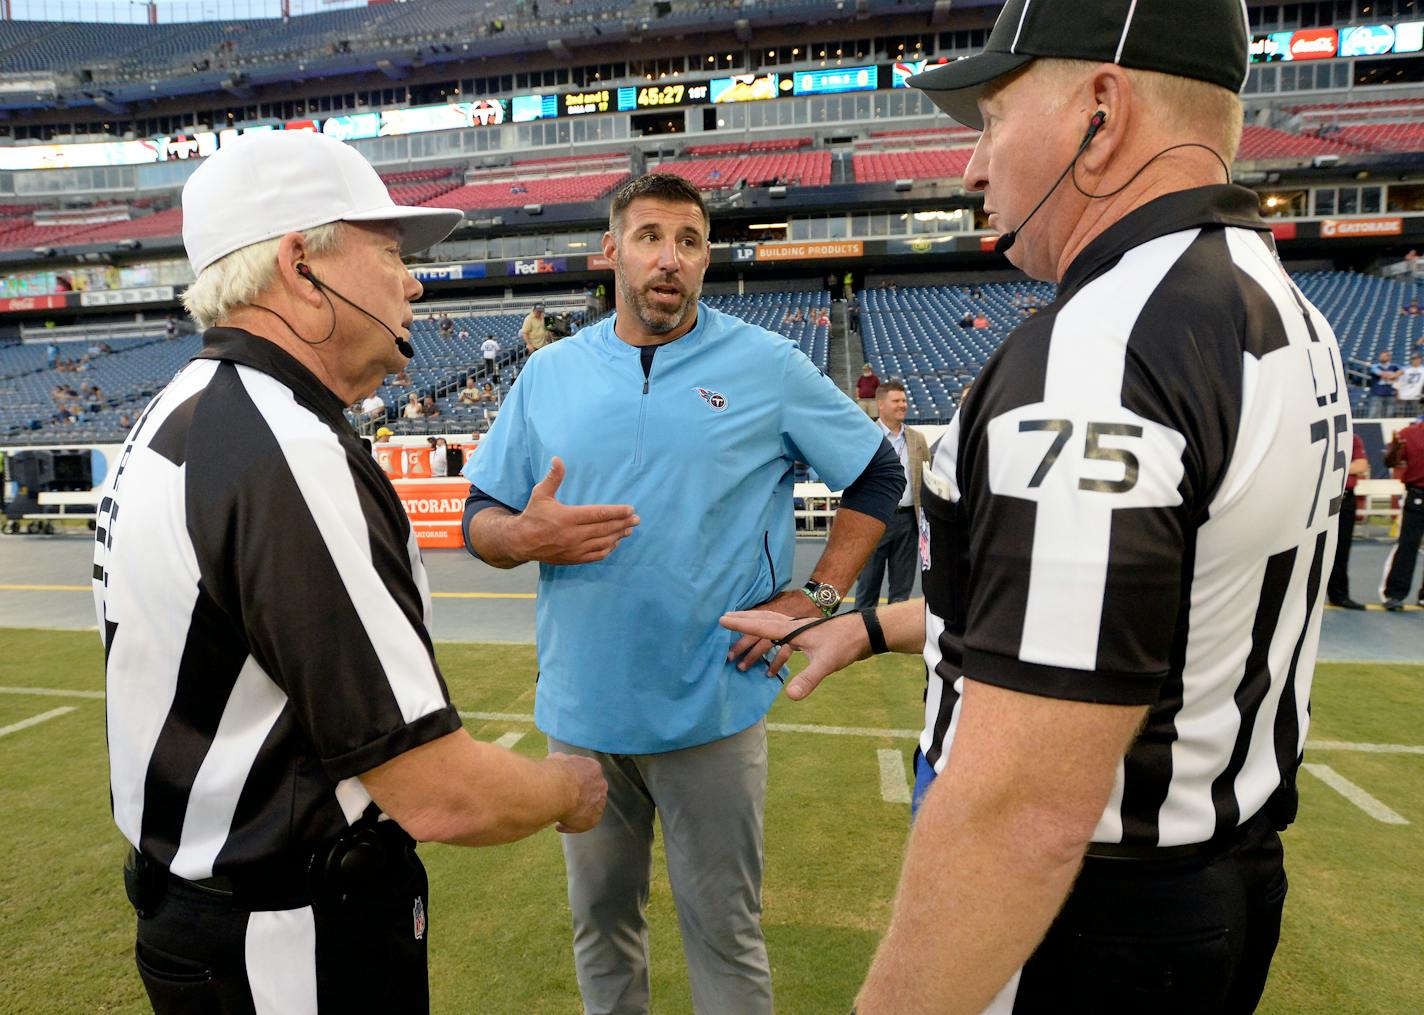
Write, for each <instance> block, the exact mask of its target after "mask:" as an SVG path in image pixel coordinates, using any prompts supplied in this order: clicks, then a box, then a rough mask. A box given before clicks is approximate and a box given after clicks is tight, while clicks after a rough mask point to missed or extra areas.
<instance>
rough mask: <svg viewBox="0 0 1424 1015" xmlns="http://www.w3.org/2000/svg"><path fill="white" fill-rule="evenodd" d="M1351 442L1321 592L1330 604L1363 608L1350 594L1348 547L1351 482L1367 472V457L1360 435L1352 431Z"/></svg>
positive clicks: (1354, 507)
mask: <svg viewBox="0 0 1424 1015" xmlns="http://www.w3.org/2000/svg"><path fill="white" fill-rule="evenodd" d="M1352 443H1353V446H1352V448H1351V450H1350V465H1349V467H1348V468H1347V469H1346V475H1345V493H1344V495H1343V497H1342V499H1341V501H1340V516H1339V519H1338V538H1337V539H1336V541H1335V566H1334V567H1333V568H1331V569H1330V581H1329V582H1328V583H1327V584H1326V586H1325V595H1326V596H1327V597H1328V598H1329V600H1330V603H1331V605H1332V606H1338V607H1340V609H1342V610H1363V609H1364V608H1365V604H1364V603H1360V602H1356V601H1355V600H1354V599H1353V598H1352V597H1351V596H1350V547H1351V544H1353V543H1354V541H1355V512H1356V511H1358V510H1359V498H1358V497H1357V496H1355V484H1356V483H1358V482H1359V481H1360V480H1361V479H1364V478H1366V477H1368V476H1369V474H1370V461H1369V459H1368V458H1367V457H1366V456H1365V442H1364V441H1363V440H1361V439H1360V435H1359V434H1355V435H1354V437H1353V441H1352Z"/></svg>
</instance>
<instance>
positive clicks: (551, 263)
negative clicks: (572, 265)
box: [505, 257, 569, 275]
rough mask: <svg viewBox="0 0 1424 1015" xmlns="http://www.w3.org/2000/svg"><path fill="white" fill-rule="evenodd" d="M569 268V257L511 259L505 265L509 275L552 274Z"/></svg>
mask: <svg viewBox="0 0 1424 1015" xmlns="http://www.w3.org/2000/svg"><path fill="white" fill-rule="evenodd" d="M568 270H569V259H568V258H567V257H534V258H525V259H522V260H518V261H510V262H509V263H508V264H507V265H506V266H505V273H506V274H509V275H551V274H553V273H554V272H558V271H568Z"/></svg>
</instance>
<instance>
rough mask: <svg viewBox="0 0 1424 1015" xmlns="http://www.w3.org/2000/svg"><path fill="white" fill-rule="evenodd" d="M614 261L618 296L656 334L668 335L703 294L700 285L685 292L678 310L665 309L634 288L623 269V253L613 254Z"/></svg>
mask: <svg viewBox="0 0 1424 1015" xmlns="http://www.w3.org/2000/svg"><path fill="white" fill-rule="evenodd" d="M613 263H614V265H615V266H616V267H617V269H618V297H619V299H620V301H621V302H622V303H623V305H624V306H626V307H627V308H628V309H630V310H631V311H632V312H633V314H634V315H635V316H636V317H637V318H638V320H639V321H640V322H642V325H643V327H644V328H646V329H647V330H648V331H649V332H651V333H652V334H654V335H666V334H667V333H668V332H669V331H672V330H673V329H674V328H676V327H678V326H679V325H680V324H682V323H683V322H684V321H685V320H687V315H688V312H689V311H690V310H691V309H692V307H693V305H694V304H696V302H697V297H698V296H699V295H701V288H700V287H699V288H697V289H694V290H693V291H692V292H689V293H684V294H683V298H682V302H681V303H679V304H678V305H677V309H676V310H663V309H661V308H659V307H655V306H653V305H652V304H651V303H649V302H648V300H647V299H646V298H645V297H644V296H643V293H642V291H640V290H636V289H634V288H633V287H632V285H630V284H629V283H628V274H627V272H625V271H624V270H623V258H622V255H621V254H614V255H613Z"/></svg>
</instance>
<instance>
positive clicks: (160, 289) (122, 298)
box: [79, 285, 173, 307]
mask: <svg viewBox="0 0 1424 1015" xmlns="http://www.w3.org/2000/svg"><path fill="white" fill-rule="evenodd" d="M172 299H173V287H172V286H171V285H155V286H147V287H145V288H143V289H100V290H98V291H97V292H85V293H80V294H79V305H80V306H81V307H122V306H130V305H132V304H136V303H168V302H170V301H171V300H172Z"/></svg>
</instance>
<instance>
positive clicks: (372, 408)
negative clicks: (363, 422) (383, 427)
mask: <svg viewBox="0 0 1424 1015" xmlns="http://www.w3.org/2000/svg"><path fill="white" fill-rule="evenodd" d="M361 415H363V416H365V417H366V418H367V419H384V418H385V415H386V400H385V399H384V398H382V397H381V393H380V392H379V391H373V392H371V393H370V394H369V395H367V396H366V397H365V398H363V399H362V400H361Z"/></svg>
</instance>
